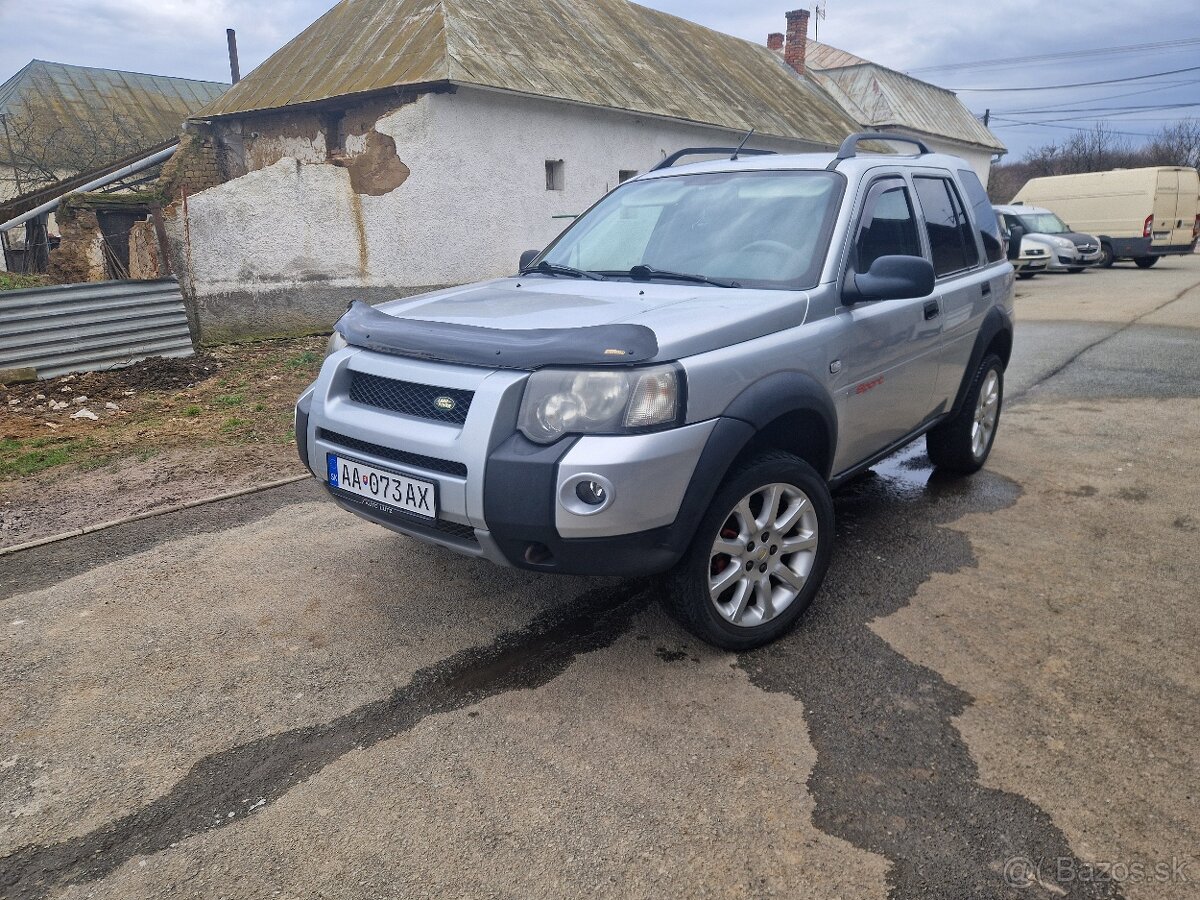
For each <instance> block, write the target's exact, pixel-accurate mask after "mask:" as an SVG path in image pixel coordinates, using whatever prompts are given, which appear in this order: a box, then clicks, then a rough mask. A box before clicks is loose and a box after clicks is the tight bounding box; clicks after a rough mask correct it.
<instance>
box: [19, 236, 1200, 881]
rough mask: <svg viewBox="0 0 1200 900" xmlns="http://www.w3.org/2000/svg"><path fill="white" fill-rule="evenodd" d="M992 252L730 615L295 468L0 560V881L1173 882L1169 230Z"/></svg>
mask: <svg viewBox="0 0 1200 900" xmlns="http://www.w3.org/2000/svg"><path fill="white" fill-rule="evenodd" d="M1147 274H1152V275H1153V276H1154V279H1155V280H1154V281H1153V282H1148V281H1146V280H1145V278H1144V276H1146V275H1147ZM1193 288H1195V289H1193ZM1020 291H1021V294H1022V296H1021V297H1020V299H1019V301H1018V304H1019V305H1018V313H1019V315H1020V316H1021V324H1020V326H1019V329H1020V330H1019V332H1018V337H1017V342H1018V343H1017V351H1016V353H1015V354H1014V361H1013V365H1012V367H1011V368H1010V373H1009V378H1008V392H1009V405H1008V408H1007V409H1006V410H1005V412H1004V414H1003V417H1002V424H1001V428H1000V436H999V438H998V441H997V445H996V450H995V453H994V455H993V460H992V462H991V463H990V464H989V467H988V468H987V469H985V471H984V472H982V473H980V474H979V475H977V476H975V477H973V478H970V479H966V480H955V479H948V478H945V477H943V476H940V475H939V474H937V473H933V472H932V471H931V470H930V467H929V464H928V460H927V458H926V457H925V456H924V453H923V447H922V446H921V445H920V444H919V443H918V445H915V446H913V447H910V448H907V449H906V450H905V451H902V452H901V453H900V454H897V455H896V456H894V457H892V458H891V459H889V460H887V461H886V462H885V463H884V464H882V465H880V466H878V467H876V469H875V470H873V471H872V472H870V473H868V474H866V475H864V476H862V477H860V478H858V479H856V480H855V481H853V482H852V483H850V484H849V485H847V486H846V487H845V488H843V489H842V490H841V491H839V493H838V495H837V497H836V507H837V523H838V524H837V533H838V545H837V550H836V553H835V557H834V562H833V565H832V568H831V570H830V573H829V576H828V579H827V582H826V586H825V588H824V589H823V591H822V593H821V594H820V595H819V596H818V598H817V600H816V601H815V603H814V604H813V606H812V608H811V609H810V610H809V611H808V612H807V613H806V615H805V617H804V618H803V620H802V622H801V625H800V627H799V628H798V629H797V630H796V631H795V632H794V633H793V634H791V635H789V636H788V637H786V638H785V639H783V640H781V641H779V642H778V643H776V644H774V645H772V646H770V647H768V648H765V649H763V650H760V651H757V652H754V653H747V654H741V655H734V654H725V653H721V652H718V651H715V650H713V649H712V648H709V647H706V646H704V645H701V644H698V643H697V642H695V641H694V640H692V639H691V638H690V637H689V636H688V635H686V634H685V633H683V632H681V631H680V630H678V629H677V628H676V627H675V626H674V625H673V624H672V623H671V622H670V621H669V620H668V619H666V618H665V617H664V616H663V615H662V614H661V613H660V612H659V610H658V608H657V605H656V604H655V603H654V599H655V597H656V594H657V592H658V590H659V586H658V584H657V582H655V581H653V580H636V581H618V580H600V579H590V580H589V579H566V578H562V579H559V578H553V577H538V576H532V575H529V574H526V573H519V572H511V571H502V570H497V569H494V568H491V567H489V566H487V565H486V564H483V563H477V562H472V561H468V562H463V561H460V560H458V559H457V558H456V557H454V556H452V555H451V554H449V553H445V552H443V551H440V550H436V549H429V548H424V547H421V546H419V545H417V544H415V543H412V542H409V541H407V540H404V539H402V538H398V537H396V536H393V535H390V534H388V533H386V532H384V531H383V530H381V529H378V528H374V527H373V526H370V525H368V524H366V523H362V522H359V521H358V520H356V519H353V518H352V517H348V516H346V515H345V514H343V513H341V512H339V511H338V510H336V509H334V508H333V507H332V505H331V504H328V503H326V502H324V501H323V500H322V499H321V497H320V495H319V492H318V491H317V489H316V488H315V485H313V484H311V483H302V484H298V485H293V486H289V487H286V488H281V489H279V490H276V491H271V492H268V493H265V494H260V495H255V496H252V497H248V498H244V499H242V500H240V501H228V502H223V503H219V504H213V505H211V506H207V507H201V508H197V509H193V510H188V511H185V512H182V513H178V514H172V515H170V516H164V517H161V518H158V519H152V520H147V521H143V522H137V523H131V524H130V525H127V526H121V527H119V528H116V529H113V530H111V531H106V532H101V533H97V534H92V535H87V536H84V537H80V538H76V539H72V540H69V541H65V542H63V543H60V544H55V545H50V546H47V547H43V548H38V549H35V550H31V551H27V552H24V553H20V554H16V555H15V556H12V557H7V558H3V559H0V605H2V606H3V609H2V610H0V625H3V626H4V628H5V630H4V631H3V632H0V634H3V635H4V641H5V650H4V652H3V654H2V655H0V679H3V680H2V682H0V683H3V684H4V685H5V690H4V692H3V696H0V897H3V898H13V900H16V898H33V897H51V896H53V897H84V896H103V897H151V896H163V895H166V894H171V895H174V896H196V897H208V896H229V897H259V896H263V897H266V896H294V897H309V896H334V897H385V896H386V897H392V896H395V897H401V896H403V897H413V896H419V897H424V896H428V897H445V896H496V897H516V896H520V897H561V896H573V895H579V894H585V893H586V894H592V895H600V896H614V897H615V896H646V897H660V896H678V897H700V896H747V897H758V896H771V895H774V896H788V897H814V898H833V897H846V898H850V897H855V898H857V897H884V896H890V897H896V898H954V900H958V898H965V897H981V898H1002V897H1030V896H1048V897H1054V896H1068V897H1080V898H1083V897H1087V898H1091V897H1122V896H1123V897H1130V898H1160V897H1168V898H1174V897H1181V898H1182V897H1189V896H1195V895H1196V893H1195V891H1196V880H1197V879H1200V868H1197V869H1196V870H1195V871H1192V869H1191V865H1192V863H1191V854H1194V848H1195V847H1196V846H1197V845H1198V843H1200V824H1198V823H1200V815H1197V809H1196V806H1197V798H1198V797H1200V784H1198V783H1197V775H1196V772H1197V771H1198V770H1200V766H1198V765H1197V762H1200V760H1197V759H1196V756H1197V754H1198V752H1200V751H1198V750H1197V748H1198V747H1200V741H1197V740H1196V737H1197V733H1198V731H1197V725H1198V722H1197V713H1196V710H1197V709H1200V704H1198V703H1196V702H1195V701H1196V700H1197V699H1200V698H1197V696H1196V695H1197V693H1200V692H1198V690H1197V679H1196V675H1195V672H1196V671H1197V670H1198V669H1197V663H1198V662H1200V659H1197V651H1196V642H1195V640H1194V635H1195V633H1196V632H1195V629H1196V628H1197V627H1200V620H1198V618H1197V613H1196V612H1195V611H1193V610H1192V609H1191V605H1192V604H1191V603H1190V600H1189V588H1188V585H1191V586H1192V589H1191V593H1190V597H1191V598H1194V585H1195V584H1196V583H1200V571H1198V570H1197V563H1196V560H1195V554H1194V549H1195V546H1196V544H1195V541H1196V534H1197V528H1198V527H1200V525H1198V524H1197V519H1196V517H1195V514H1194V513H1193V512H1191V510H1194V509H1195V508H1196V507H1195V504H1196V503H1200V497H1197V496H1195V495H1196V493H1197V488H1196V482H1197V479H1195V478H1194V476H1190V473H1191V471H1192V469H1193V467H1194V466H1195V464H1196V462H1197V459H1196V456H1197V453H1196V449H1195V448H1196V447H1197V446H1200V400H1198V398H1197V394H1198V393H1200V389H1198V388H1197V385H1198V384H1200V381H1198V380H1197V378H1196V376H1197V375H1200V371H1197V367H1198V365H1200V354H1198V353H1197V352H1196V349H1197V335H1200V260H1190V259H1189V260H1182V261H1178V262H1172V263H1160V265H1159V266H1158V267H1156V269H1155V270H1152V271H1151V272H1150V273H1145V272H1142V271H1141V270H1127V269H1120V268H1118V269H1114V270H1112V271H1110V272H1103V273H1086V274H1085V275H1084V276H1079V277H1061V278H1050V277H1044V276H1043V277H1040V278H1038V279H1036V280H1035V281H1033V282H1029V283H1025V282H1022V283H1021V284H1020ZM1130 297H1136V298H1137V299H1136V301H1131V300H1130V299H1129V298H1130ZM1132 535H1136V536H1137V540H1136V541H1134V540H1131V539H1130V537H1131V536H1132ZM1188 547H1191V548H1192V552H1189V551H1188V550H1187V548H1188ZM1168 863H1169V864H1171V865H1174V866H1175V868H1174V869H1171V870H1168V869H1163V870H1162V873H1161V877H1159V870H1157V869H1152V873H1153V874H1154V876H1155V877H1149V876H1147V874H1146V871H1147V869H1146V867H1147V866H1150V867H1154V866H1158V865H1160V864H1168ZM1195 865H1196V866H1198V867H1200V862H1198V863H1196V864H1195ZM1134 866H1140V867H1141V868H1140V869H1137V872H1140V873H1141V874H1138V875H1136V877H1135V874H1134V869H1132V868H1131V867H1134Z"/></svg>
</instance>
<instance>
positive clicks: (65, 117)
mask: <svg viewBox="0 0 1200 900" xmlns="http://www.w3.org/2000/svg"><path fill="white" fill-rule="evenodd" d="M228 87H229V85H226V84H220V83H218V82H212V81H194V80H192V79H189V78H170V77H167V76H163V75H142V74H139V73H136V72H120V71H117V70H115V69H94V68H90V67H87V66H70V65H65V64H63V63H53V62H45V61H44V60H40V59H35V60H33V61H32V62H30V63H29V64H28V65H27V66H25V67H24V68H22V69H21V70H20V71H19V72H17V73H16V74H15V75H13V76H12V77H11V78H10V79H8V81H6V82H4V84H2V85H0V113H3V114H4V115H5V116H6V117H7V118H8V121H9V123H10V133H11V134H12V139H13V142H14V144H17V145H18V146H17V147H14V150H15V152H16V153H17V154H18V156H23V155H24V154H23V153H22V149H21V147H20V145H21V144H22V143H26V144H30V145H36V144H39V143H40V144H42V145H44V146H45V147H46V149H47V151H48V155H46V156H45V157H44V158H45V159H46V161H47V162H48V163H49V164H51V165H54V166H61V167H63V168H73V167H74V166H75V164H76V163H77V162H78V160H77V159H75V158H72V154H75V153H78V152H79V150H80V148H81V147H85V146H88V145H94V144H96V143H97V139H98V138H100V139H103V138H105V137H108V136H111V137H113V139H114V141H113V143H114V147H117V145H118V139H119V147H118V149H119V151H120V152H115V156H114V158H115V157H116V156H121V155H124V154H125V153H128V152H133V151H135V150H137V149H142V148H146V147H152V146H154V145H156V144H161V143H162V142H163V141H166V140H169V139H171V138H173V137H177V136H178V134H179V127H180V125H181V124H182V123H183V121H184V120H185V119H186V118H187V117H188V116H189V115H190V114H191V113H194V112H195V111H196V110H198V109H200V108H201V107H202V106H204V105H205V104H206V103H211V102H212V101H213V100H214V99H216V98H217V97H219V96H220V95H221V94H222V93H223V92H224V91H226V90H227V89H228ZM60 151H61V154H65V155H56V154H58V153H59V152H60ZM7 157H8V148H7V146H6V144H5V143H3V142H0V158H3V159H5V160H7ZM85 162H88V161H85Z"/></svg>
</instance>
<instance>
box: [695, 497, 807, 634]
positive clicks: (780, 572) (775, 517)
mask: <svg viewBox="0 0 1200 900" xmlns="http://www.w3.org/2000/svg"><path fill="white" fill-rule="evenodd" d="M818 539H819V535H818V525H817V511H816V508H815V507H814V506H813V504H812V501H811V500H810V499H809V497H808V495H807V494H806V493H804V491H802V490H801V489H800V488H798V487H796V486H795V485H792V484H783V483H779V482H776V483H773V484H768V485H764V486H763V487H760V488H757V489H756V490H754V491H752V492H750V493H749V494H747V495H746V496H745V497H743V498H742V499H741V501H739V502H738V504H737V505H736V506H734V508H733V509H732V510H731V511H730V513H729V515H728V516H727V517H726V519H725V521H724V522H723V523H722V525H721V528H720V530H719V531H718V533H717V538H716V540H715V541H713V545H712V550H711V552H710V553H709V563H708V572H709V575H708V593H709V597H710V598H711V600H712V603H713V606H714V607H716V609H717V612H718V613H720V615H721V617H722V618H723V619H725V621H727V622H729V623H731V624H733V625H737V626H740V627H743V628H752V627H754V626H756V625H761V624H763V623H764V622H769V621H770V620H771V619H773V618H775V617H776V616H778V615H779V614H780V613H782V612H783V611H784V610H785V609H787V608H788V607H789V606H790V605H791V604H792V603H793V602H794V601H795V599H796V598H797V597H798V596H799V595H800V592H801V591H802V590H803V589H804V585H805V584H806V583H807V581H808V576H809V573H810V572H811V571H812V567H813V562H814V560H815V559H816V553H817V542H818Z"/></svg>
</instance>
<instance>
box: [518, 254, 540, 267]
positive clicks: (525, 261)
mask: <svg viewBox="0 0 1200 900" xmlns="http://www.w3.org/2000/svg"><path fill="white" fill-rule="evenodd" d="M541 252H542V251H541V250H526V251H525V252H524V253H522V254H521V262H520V265H518V266H517V271H518V272H524V271H525V270H526V269H528V268H529V264H530V263H531V262H533V261H534V260H535V259H537V257H538V254H539V253H541Z"/></svg>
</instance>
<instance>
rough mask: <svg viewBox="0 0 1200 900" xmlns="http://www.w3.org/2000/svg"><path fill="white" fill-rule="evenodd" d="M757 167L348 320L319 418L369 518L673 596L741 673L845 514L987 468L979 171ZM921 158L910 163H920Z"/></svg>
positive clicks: (656, 197)
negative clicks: (877, 477)
mask: <svg viewBox="0 0 1200 900" xmlns="http://www.w3.org/2000/svg"><path fill="white" fill-rule="evenodd" d="M865 140H888V141H896V140H897V136H896V135H894V134H888V135H871V134H859V135H852V136H851V137H850V138H848V139H847V140H846V142H845V143H844V144H843V145H842V147H841V149H840V150H839V152H837V153H836V154H834V153H821V154H808V155H796V156H782V155H779V156H777V155H770V154H767V153H764V152H761V151H741V152H740V153H738V152H733V153H732V154H730V151H729V150H728V149H726V150H724V151H722V152H724V153H725V154H726V158H724V159H720V160H716V161H707V162H699V163H692V164H685V165H676V163H678V162H679V160H680V159H682V158H683V157H684V156H686V155H687V154H689V153H692V154H697V155H699V154H703V155H706V156H710V157H711V156H713V155H715V151H714V150H713V148H701V149H700V150H689V151H680V153H677V154H675V155H673V156H671V157H669V158H668V159H666V160H664V161H663V163H662V164H661V165H660V166H659V167H658V168H657V169H655V170H654V171H652V172H649V173H646V174H644V175H642V176H639V177H637V178H635V179H633V180H630V181H626V182H625V183H623V184H621V185H620V186H619V187H617V188H616V189H615V190H613V191H612V192H611V193H609V194H607V195H606V196H605V197H603V198H602V199H601V200H600V201H599V202H598V203H596V205H595V206H593V207H592V208H591V209H590V210H588V211H587V212H586V213H584V214H583V215H582V216H580V217H579V218H577V219H576V220H575V221H574V222H573V223H572V224H571V225H570V227H568V228H567V230H566V231H564V232H563V233H562V234H561V235H560V236H559V237H558V238H557V239H556V240H555V241H554V242H553V243H552V244H551V245H550V246H549V247H547V248H546V249H545V250H543V251H540V252H537V251H531V252H530V253H528V254H526V255H525V256H524V257H523V258H522V263H521V267H520V272H519V274H516V275H512V276H509V277H505V278H498V279H495V280H492V281H486V282H482V283H479V284H471V285H467V286H464V287H459V288H453V289H450V290H443V291H437V292H434V293H430V294H426V295H423V296H418V297H410V298H406V299H403V300H396V301H393V302H390V303H385V304H382V305H381V306H378V307H371V306H368V305H366V304H364V303H355V304H353V305H352V306H351V308H350V309H349V310H348V311H347V313H346V314H345V315H344V316H343V317H342V318H341V320H339V322H338V323H337V326H336V332H335V334H334V335H333V337H332V339H331V341H330V353H329V355H328V357H327V359H326V360H325V363H324V365H323V367H322V369H321V372H320V375H319V377H318V378H317V380H316V382H315V383H314V384H313V385H312V386H311V387H310V388H309V389H308V390H306V391H305V392H304V394H303V395H302V396H301V398H300V400H299V403H298V405H297V407H296V442H297V445H298V447H299V451H300V456H301V459H303V461H304V463H305V465H307V466H308V467H309V469H310V470H311V471H312V472H313V473H314V474H315V475H316V476H317V477H318V478H320V479H321V480H322V481H323V482H324V483H325V485H326V487H327V488H328V490H329V493H330V495H331V496H332V497H333V498H334V500H335V501H336V502H337V503H338V504H340V505H341V506H343V507H344V508H345V509H347V510H349V511H351V512H353V513H355V514H357V515H360V516H362V517H364V518H366V519H369V520H371V521H373V522H377V523H379V524H381V525H384V526H386V527H388V528H391V529H394V530H395V531H398V532H401V533H403V534H406V535H409V536H411V537H413V538H416V539H419V540H422V541H428V542H430V543H434V544H440V545H441V546H443V547H447V548H450V549H452V550H455V551H458V552H460V553H463V554H467V555H469V556H475V557H482V558H485V559H488V560H491V561H492V562H495V563H497V564H500V565H505V566H516V567H519V568H524V569H529V570H533V571H538V572H565V573H575V574H606V575H613V574H617V575H647V574H651V573H660V572H669V573H670V585H671V589H670V591H669V595H668V597H667V598H666V601H665V602H666V603H667V605H668V608H669V609H670V611H671V612H672V613H673V614H674V615H675V616H676V617H677V618H678V619H679V620H680V621H681V622H682V623H683V624H684V625H685V626H686V627H688V628H689V629H691V630H692V631H693V632H694V633H695V634H697V635H699V636H700V637H701V638H703V639H705V640H707V641H709V642H711V643H713V644H716V645H718V646H721V647H727V648H732V649H744V648H748V647H754V646H757V645H760V644H763V643H765V642H767V641H769V640H772V639H774V638H775V637H777V636H779V635H780V634H782V633H783V632H784V631H785V630H787V629H788V628H790V627H791V626H792V625H793V624H794V623H795V622H796V620H797V618H798V617H799V616H800V614H801V613H802V612H803V610H804V609H805V607H807V606H808V605H809V603H810V602H811V601H812V599H813V597H814V595H815V594H816V593H817V591H818V589H819V588H820V585H821V581H822V579H823V578H824V577H825V572H826V569H827V567H828V565H829V561H830V556H831V554H832V552H833V538H834V523H833V517H834V507H833V501H832V498H831V491H832V490H833V489H835V488H836V487H837V486H838V485H841V484H843V483H845V482H846V481H847V480H848V479H850V478H853V477H854V476H855V475H856V474H858V473H860V472H862V471H863V470H865V469H866V468H868V467H870V466H871V465H873V464H875V463H876V462H878V461H879V460H881V459H883V458H884V457H885V456H887V455H888V454H890V453H892V452H894V451H895V450H897V449H898V448H900V447H902V446H904V445H905V444H907V443H909V442H910V441H913V440H915V439H916V438H918V437H921V436H924V437H925V441H926V445H927V447H928V450H929V455H930V457H931V459H932V460H933V462H934V464H935V465H936V466H938V467H939V468H940V469H942V470H944V471H947V472H953V473H960V474H969V473H972V472H974V471H976V470H978V469H979V468H980V467H981V466H982V465H983V464H984V461H985V460H986V459H987V457H988V453H989V452H990V450H991V447H992V442H993V440H994V439H995V436H996V428H997V425H998V423H999V417H1000V408H1001V402H1002V396H1003V384H1004V369H1005V366H1006V365H1007V363H1008V360H1009V356H1010V353H1011V351H1012V339H1013V324H1012V298H1013V268H1012V266H1011V265H1010V264H1009V262H1008V260H1007V259H1006V258H1005V255H1004V251H1003V247H1002V244H1001V239H1000V232H999V228H998V226H997V221H996V217H995V215H994V213H993V212H992V208H991V205H990V203H989V202H988V199H987V195H986V193H985V192H984V189H983V186H982V185H981V184H980V183H979V180H978V179H977V178H976V176H975V175H974V173H973V172H972V171H971V169H970V167H969V166H968V165H967V164H966V163H965V162H964V161H963V160H961V159H958V158H956V157H952V156H944V155H940V154H935V153H931V152H929V151H928V150H927V149H926V148H925V147H924V145H923V144H921V143H920V142H919V141H915V140H913V141H911V143H913V144H914V145H915V146H916V148H917V153H916V154H914V155H878V154H873V153H863V152H860V151H859V146H858V145H859V144H860V143H861V142H863V141H865ZM905 140H906V141H907V140H908V139H905Z"/></svg>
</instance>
